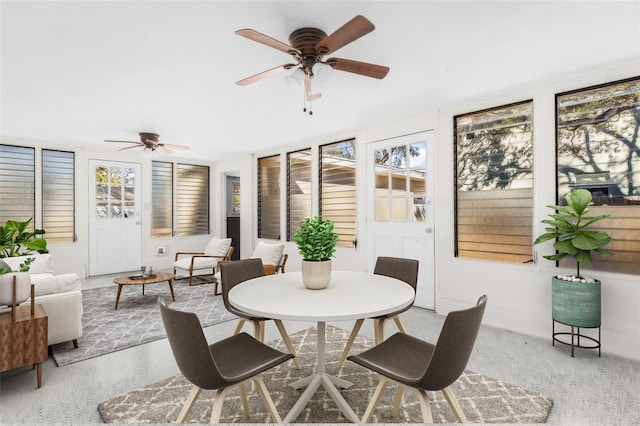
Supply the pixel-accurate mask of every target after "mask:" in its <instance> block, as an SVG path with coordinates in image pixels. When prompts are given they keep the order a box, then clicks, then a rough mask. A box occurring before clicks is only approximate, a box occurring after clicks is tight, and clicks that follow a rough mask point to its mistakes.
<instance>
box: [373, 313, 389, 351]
mask: <svg viewBox="0 0 640 426" xmlns="http://www.w3.org/2000/svg"><path fill="white" fill-rule="evenodd" d="M386 320H387V319H386V318H383V319H374V320H373V340H374V344H376V345H379V344H380V343H382V342H383V341H384V325H385V321H386Z"/></svg>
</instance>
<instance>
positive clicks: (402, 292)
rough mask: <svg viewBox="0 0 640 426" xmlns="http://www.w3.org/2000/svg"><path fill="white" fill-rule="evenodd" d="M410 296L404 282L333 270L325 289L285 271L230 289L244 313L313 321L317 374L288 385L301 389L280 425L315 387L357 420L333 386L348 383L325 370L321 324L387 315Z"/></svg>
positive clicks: (296, 413)
mask: <svg viewBox="0 0 640 426" xmlns="http://www.w3.org/2000/svg"><path fill="white" fill-rule="evenodd" d="M414 297H415V291H414V290H413V288H412V287H411V286H410V285H408V284H406V283H405V282H403V281H400V280H397V279H395V278H390V277H386V276H383V275H375V274H371V273H366V272H353V271H333V273H332V276H331V283H330V285H329V287H327V288H326V289H323V290H310V289H307V288H306V287H305V286H304V284H303V283H302V274H301V273H300V272H287V273H285V274H275V275H266V276H263V277H259V278H254V279H251V280H248V281H245V282H243V283H241V284H238V285H236V286H235V287H233V288H232V289H231V290H230V291H229V301H230V302H231V304H232V305H234V306H235V307H237V308H238V309H241V310H243V311H245V312H247V313H249V314H252V315H256V316H259V317H264V318H273V319H279V320H290V321H315V322H317V324H318V342H317V347H318V349H317V350H318V356H317V367H316V372H315V373H314V374H312V375H311V376H309V377H306V378H304V379H301V380H298V381H296V382H294V383H292V384H291V385H290V386H292V387H294V388H295V389H300V388H303V387H306V389H305V391H304V392H303V393H302V395H301V396H300V398H299V399H298V400H297V401H296V403H295V404H294V406H293V407H292V408H291V410H290V411H289V413H288V414H287V416H286V417H285V418H284V420H283V421H284V423H290V422H292V421H293V420H295V419H296V418H297V417H298V416H299V415H300V413H301V412H302V410H303V409H304V407H305V406H306V405H307V403H308V402H309V400H310V399H311V397H312V396H313V394H314V393H315V392H316V391H317V390H318V388H319V387H320V385H322V386H323V387H324V388H325V389H326V390H327V393H328V394H329V396H330V397H331V398H332V399H333V400H334V401H335V402H336V404H337V405H338V407H339V408H340V411H341V412H342V413H343V414H344V416H345V417H346V418H347V419H348V420H350V421H352V422H354V423H358V422H359V421H360V420H359V419H358V417H357V415H356V414H355V412H354V411H353V409H352V408H351V407H350V406H349V404H348V403H347V401H346V400H345V399H344V397H343V396H342V395H341V394H340V391H339V390H338V387H340V388H348V387H349V386H351V385H352V383H350V382H348V381H346V380H344V379H341V378H339V377H336V376H332V375H329V374H327V373H326V371H325V323H326V322H327V321H340V320H355V319H362V318H371V317H375V316H379V315H383V314H388V313H391V312H394V311H397V310H399V309H401V308H404V307H406V306H408V305H410V304H411V303H412V302H413V300H414Z"/></svg>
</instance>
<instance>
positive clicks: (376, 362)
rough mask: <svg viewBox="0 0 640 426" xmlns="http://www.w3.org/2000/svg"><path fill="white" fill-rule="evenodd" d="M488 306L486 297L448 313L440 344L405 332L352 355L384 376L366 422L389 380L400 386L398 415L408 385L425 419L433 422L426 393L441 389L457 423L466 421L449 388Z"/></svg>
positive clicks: (395, 410)
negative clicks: (416, 397)
mask: <svg viewBox="0 0 640 426" xmlns="http://www.w3.org/2000/svg"><path fill="white" fill-rule="evenodd" d="M486 305H487V296H486V295H483V296H481V297H480V298H479V299H478V303H477V304H476V306H474V307H471V308H468V309H464V310H460V311H453V312H449V314H448V315H447V317H446V319H445V321H444V325H443V326H442V330H441V331H440V336H439V337H438V342H437V343H436V344H435V345H433V344H431V343H429V342H425V341H424V340H420V339H417V338H415V337H413V336H410V335H408V334H405V333H396V334H394V335H393V336H391V337H389V338H388V339H387V340H385V341H384V342H382V343H380V344H379V345H376V346H374V347H373V348H371V349H369V350H367V351H364V352H363V353H361V354H359V355H351V356H350V357H349V358H347V359H348V360H349V361H353V362H355V363H357V364H359V365H361V366H363V367H365V368H368V369H369V370H372V371H374V372H376V373H378V374H380V382H379V383H378V387H377V388H376V390H375V392H374V393H373V397H372V398H371V402H370V403H369V406H368V407H367V410H366V411H365V413H364V415H363V417H362V423H367V422H368V421H369V420H371V416H372V414H373V411H374V410H375V408H376V406H377V405H378V403H379V402H380V398H381V397H382V394H383V392H384V389H385V387H386V386H387V384H389V383H396V384H397V385H398V390H397V394H396V399H395V405H394V408H393V416H394V417H395V416H397V415H398V411H399V410H400V405H401V404H402V395H403V393H404V388H405V387H407V388H409V389H411V390H413V391H414V392H415V393H416V394H417V395H418V399H419V400H420V408H421V410H422V417H423V421H424V422H425V423H433V416H432V415H431V407H430V405H429V397H428V396H427V391H442V393H443V394H444V397H445V398H446V400H447V402H448V403H449V406H450V407H451V409H452V410H453V412H454V414H455V416H456V418H457V419H458V421H459V422H461V423H466V422H467V418H466V416H465V415H464V412H463V411H462V408H461V407H460V404H458V400H457V399H456V397H455V395H454V394H453V392H452V390H451V387H450V386H451V385H452V384H453V383H454V382H455V381H456V380H458V378H459V377H460V375H461V374H462V373H463V372H464V370H465V368H466V367H467V362H468V361H469V357H470V356H471V352H472V350H473V346H474V344H475V341H476V337H477V336H478V330H479V329H480V324H481V322H482V316H483V315H484V310H485V307H486Z"/></svg>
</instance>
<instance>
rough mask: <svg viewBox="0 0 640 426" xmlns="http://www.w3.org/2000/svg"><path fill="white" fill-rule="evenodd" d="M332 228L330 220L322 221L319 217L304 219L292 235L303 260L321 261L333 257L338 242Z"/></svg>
mask: <svg viewBox="0 0 640 426" xmlns="http://www.w3.org/2000/svg"><path fill="white" fill-rule="evenodd" d="M333 227H334V224H333V222H332V221H331V219H327V220H324V221H323V220H322V218H321V217H320V216H314V217H312V218H305V219H304V221H303V222H302V224H301V225H300V227H299V228H298V229H297V230H296V232H295V234H294V235H293V238H294V239H295V241H296V244H297V246H298V252H299V253H300V255H301V256H302V258H303V259H304V260H311V261H322V260H329V259H331V258H332V257H333V255H334V253H335V250H336V243H337V242H338V234H336V233H335V232H333Z"/></svg>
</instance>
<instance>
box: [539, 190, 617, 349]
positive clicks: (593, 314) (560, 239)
mask: <svg viewBox="0 0 640 426" xmlns="http://www.w3.org/2000/svg"><path fill="white" fill-rule="evenodd" d="M565 200H566V202H567V206H551V205H550V206H547V207H549V208H551V209H553V210H554V211H555V212H554V213H552V214H549V217H550V219H545V220H543V221H542V223H545V224H547V225H549V226H548V227H547V228H545V231H546V232H545V233H544V234H542V235H540V236H539V237H538V238H537V239H536V240H535V241H534V243H533V244H534V245H535V244H541V243H544V242H545V241H549V240H552V239H555V240H556V242H555V243H554V245H553V247H554V248H555V249H556V251H557V253H556V254H551V255H547V256H543V257H544V258H545V259H548V260H551V261H554V262H557V261H560V260H562V259H564V258H565V257H567V256H569V257H572V258H573V259H574V260H575V262H576V273H575V274H559V275H556V276H554V277H552V292H551V311H552V312H551V313H552V317H553V320H554V321H558V322H560V323H563V324H566V325H569V326H572V327H585V328H596V327H600V324H601V309H600V306H601V282H600V281H599V280H597V279H595V278H590V277H585V276H582V275H581V272H580V264H581V263H584V264H591V263H592V258H591V254H592V252H595V253H598V254H608V255H610V254H613V253H612V252H611V251H609V250H606V249H604V248H603V247H604V246H606V245H607V244H609V242H611V237H610V236H609V234H607V233H606V232H604V231H598V230H594V229H591V226H592V225H593V224H594V223H596V222H599V221H601V220H603V219H605V218H607V217H608V216H609V215H597V216H588V215H587V214H588V213H589V204H591V201H592V197H591V193H590V192H589V191H587V190H586V189H577V190H573V191H571V192H570V193H569V194H568V195H567V196H566V197H565ZM554 330H555V329H554ZM572 330H573V328H572ZM572 333H573V331H572ZM556 334H557V333H554V336H553V337H554V341H560V340H557V339H556V336H555V335H556ZM565 334H566V333H565ZM578 335H579V334H578ZM584 337H586V338H587V339H590V340H594V339H591V338H589V337H588V336H584ZM563 343H564V342H563ZM597 343H598V346H596V347H598V348H599V342H597ZM571 345H572V354H571V355H572V356H573V338H572V344H571ZM578 346H579V345H578Z"/></svg>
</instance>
